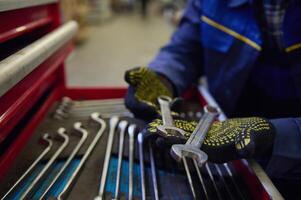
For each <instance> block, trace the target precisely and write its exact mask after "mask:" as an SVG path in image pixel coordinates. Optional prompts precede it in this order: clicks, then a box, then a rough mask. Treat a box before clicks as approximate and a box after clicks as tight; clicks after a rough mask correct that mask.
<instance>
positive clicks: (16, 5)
mask: <svg viewBox="0 0 301 200" xmlns="http://www.w3.org/2000/svg"><path fill="white" fill-rule="evenodd" d="M55 2H58V0H0V12H3V11H9V10H16V9H20V8H27V7H33V6H40V5H45V4H50V3H55Z"/></svg>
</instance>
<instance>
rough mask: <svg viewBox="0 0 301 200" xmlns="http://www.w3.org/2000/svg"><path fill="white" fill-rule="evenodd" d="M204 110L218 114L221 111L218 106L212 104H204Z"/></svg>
mask: <svg viewBox="0 0 301 200" xmlns="http://www.w3.org/2000/svg"><path fill="white" fill-rule="evenodd" d="M204 111H205V112H207V113H212V114H216V115H219V114H220V112H221V111H220V110H219V108H218V107H215V106H211V105H206V106H204Z"/></svg>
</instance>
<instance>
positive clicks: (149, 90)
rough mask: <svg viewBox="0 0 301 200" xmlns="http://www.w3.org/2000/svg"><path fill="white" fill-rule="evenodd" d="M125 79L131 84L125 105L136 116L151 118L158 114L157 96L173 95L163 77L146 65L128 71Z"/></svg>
mask: <svg viewBox="0 0 301 200" xmlns="http://www.w3.org/2000/svg"><path fill="white" fill-rule="evenodd" d="M125 81H126V82H127V83H128V84H129V88H128V92H127V95H126V98H125V105H126V106H127V108H128V109H129V110H131V111H132V112H133V113H134V114H135V116H136V117H139V118H143V119H151V118H154V116H156V114H158V111H159V109H160V108H159V105H158V102H157V97H158V96H160V95H165V96H169V97H172V93H171V91H170V90H169V89H168V88H167V86H166V85H165V84H164V83H163V81H162V79H160V77H159V76H158V75H157V74H156V73H154V72H153V71H151V70H150V69H148V68H146V67H138V68H134V69H131V70H128V71H126V73H125Z"/></svg>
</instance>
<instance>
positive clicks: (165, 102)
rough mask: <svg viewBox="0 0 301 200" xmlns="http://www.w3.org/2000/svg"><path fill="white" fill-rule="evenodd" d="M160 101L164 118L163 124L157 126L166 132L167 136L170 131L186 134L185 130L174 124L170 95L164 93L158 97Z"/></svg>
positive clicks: (175, 133)
mask: <svg viewBox="0 0 301 200" xmlns="http://www.w3.org/2000/svg"><path fill="white" fill-rule="evenodd" d="M158 102H159V104H160V109H161V114H162V120H163V125H159V126H157V129H158V130H159V132H162V133H164V134H165V136H166V135H169V133H170V134H172V135H178V136H181V137H183V136H185V131H183V130H182V129H180V128H177V127H175V126H174V124H173V119H172V115H171V111H170V103H171V102H172V99H171V98H170V97H168V96H163V95H162V96H159V97H158Z"/></svg>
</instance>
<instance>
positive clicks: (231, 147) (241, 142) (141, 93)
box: [125, 67, 275, 163]
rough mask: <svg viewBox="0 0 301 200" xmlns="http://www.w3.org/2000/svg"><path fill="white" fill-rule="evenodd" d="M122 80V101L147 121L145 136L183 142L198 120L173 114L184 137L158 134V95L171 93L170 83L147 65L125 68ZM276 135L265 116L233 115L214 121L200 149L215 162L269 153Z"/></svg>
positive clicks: (159, 120) (176, 124)
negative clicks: (123, 90) (156, 136)
mask: <svg viewBox="0 0 301 200" xmlns="http://www.w3.org/2000/svg"><path fill="white" fill-rule="evenodd" d="M125 80H126V82H127V83H128V84H129V88H128V92H127V95H126V98H125V104H126V106H127V108H128V109H129V110H131V111H132V112H133V113H134V115H135V116H136V117H138V118H142V119H145V120H148V121H150V123H149V124H148V126H147V127H146V128H145V130H144V132H145V134H146V135H160V137H159V138H161V141H162V137H163V139H164V141H165V144H167V145H169V144H171V143H179V142H182V143H185V141H186V140H187V139H188V138H189V136H190V134H191V133H192V132H193V131H194V129H195V127H196V125H197V123H198V122H197V121H189V120H187V119H185V118H181V117H179V116H177V114H176V113H175V114H174V125H175V126H176V127H178V128H181V129H183V130H184V131H185V132H186V133H187V134H186V135H185V137H180V136H178V135H172V133H169V134H165V135H164V133H161V132H160V134H159V130H158V129H157V126H159V125H162V124H163V122H162V120H161V116H160V107H159V104H158V102H157V97H159V96H160V95H165V96H169V97H171V98H174V96H173V86H172V84H171V83H170V82H169V81H168V80H167V79H166V78H165V77H164V76H161V75H158V74H156V73H155V72H153V71H152V70H150V69H148V68H146V67H138V68H134V69H131V70H129V71H126V73H125ZM274 138H275V129H274V127H273V125H272V124H271V123H270V122H269V121H268V120H267V119H264V118H260V117H250V118H233V119H228V120H226V121H223V122H219V121H215V122H214V123H213V124H212V125H211V127H210V129H209V131H208V133H207V135H206V138H205V140H204V143H203V145H202V147H201V149H202V150H203V151H204V152H206V153H207V154H208V158H209V161H212V162H216V163H223V162H228V161H231V160H236V159H241V158H250V157H262V156H265V155H268V154H270V153H271V150H272V147H273V142H274Z"/></svg>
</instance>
